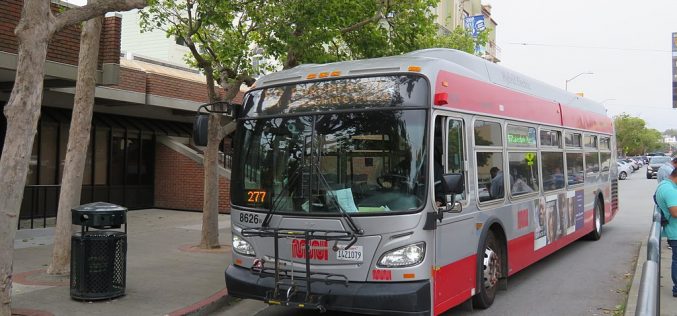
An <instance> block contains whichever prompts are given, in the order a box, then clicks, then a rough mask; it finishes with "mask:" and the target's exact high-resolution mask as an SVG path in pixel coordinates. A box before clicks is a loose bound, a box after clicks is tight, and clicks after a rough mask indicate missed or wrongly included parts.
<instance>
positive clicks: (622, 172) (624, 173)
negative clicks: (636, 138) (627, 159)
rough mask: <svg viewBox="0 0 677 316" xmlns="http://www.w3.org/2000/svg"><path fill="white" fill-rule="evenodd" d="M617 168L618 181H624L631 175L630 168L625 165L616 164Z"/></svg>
mask: <svg viewBox="0 0 677 316" xmlns="http://www.w3.org/2000/svg"><path fill="white" fill-rule="evenodd" d="M616 165H617V166H618V180H625V179H627V178H628V176H629V175H630V174H631V173H632V167H631V166H630V165H629V164H627V163H621V162H620V161H618V162H616Z"/></svg>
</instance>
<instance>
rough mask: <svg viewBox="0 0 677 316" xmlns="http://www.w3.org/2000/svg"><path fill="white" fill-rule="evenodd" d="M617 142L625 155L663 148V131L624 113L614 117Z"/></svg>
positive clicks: (620, 151) (619, 150)
mask: <svg viewBox="0 0 677 316" xmlns="http://www.w3.org/2000/svg"><path fill="white" fill-rule="evenodd" d="M614 125H615V127H616V144H617V146H618V152H619V153H622V154H623V155H640V154H644V153H646V152H649V151H653V150H657V149H661V148H662V146H663V145H662V136H661V133H660V132H659V131H658V130H656V129H652V128H647V127H646V122H645V121H644V120H643V119H641V118H639V117H633V116H630V115H629V114H626V113H623V114H620V115H617V116H615V117H614Z"/></svg>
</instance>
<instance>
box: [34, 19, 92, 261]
mask: <svg viewBox="0 0 677 316" xmlns="http://www.w3.org/2000/svg"><path fill="white" fill-rule="evenodd" d="M102 23H103V17H96V18H93V19H91V20H89V21H87V22H86V23H85V24H84V26H83V28H82V33H81V35H80V56H79V61H78V79H77V82H76V85H75V103H74V105H73V116H72V118H71V126H70V130H69V134H68V135H69V136H68V147H67V148H68V149H67V151H66V162H65V164H64V168H63V178H62V179H61V191H60V193H59V209H58V212H57V219H56V229H55V233H54V248H53V249H52V263H51V264H50V265H49V268H47V274H68V272H69V270H70V264H69V263H70V254H71V234H72V223H71V209H72V208H73V207H76V206H78V205H79V204H80V193H81V192H82V176H83V175H82V174H83V172H84V169H85V160H86V159H87V147H88V145H89V136H90V130H91V126H92V112H93V109H94V91H95V86H96V77H95V76H96V67H97V62H98V59H99V58H98V56H99V40H100V38H101V25H102Z"/></svg>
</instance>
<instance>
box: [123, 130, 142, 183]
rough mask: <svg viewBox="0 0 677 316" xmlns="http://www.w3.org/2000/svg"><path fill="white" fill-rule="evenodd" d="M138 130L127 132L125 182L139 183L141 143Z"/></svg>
mask: <svg viewBox="0 0 677 316" xmlns="http://www.w3.org/2000/svg"><path fill="white" fill-rule="evenodd" d="M140 141H141V140H140V139H139V133H138V132H129V133H128V134H127V173H126V174H127V181H126V182H125V184H128V185H135V184H139V154H140V150H141V144H140Z"/></svg>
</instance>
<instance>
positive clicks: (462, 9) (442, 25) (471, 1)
mask: <svg viewBox="0 0 677 316" xmlns="http://www.w3.org/2000/svg"><path fill="white" fill-rule="evenodd" d="M434 13H435V14H436V15H437V25H438V26H439V29H440V33H442V34H444V33H448V32H451V31H452V30H454V29H455V28H457V27H463V28H468V26H467V25H466V23H465V21H466V19H467V18H470V17H474V16H482V17H483V20H484V26H485V27H486V28H487V29H489V39H488V41H487V45H486V46H485V47H481V48H480V53H481V56H482V57H483V58H485V59H487V60H489V61H492V62H494V63H497V62H499V61H500V59H499V54H500V52H501V49H500V48H499V47H498V45H496V27H498V23H496V21H495V20H494V19H493V18H492V16H491V5H490V4H482V1H481V0H440V1H439V3H438V5H437V7H436V8H435V10H434Z"/></svg>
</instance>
